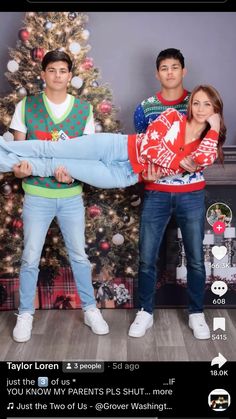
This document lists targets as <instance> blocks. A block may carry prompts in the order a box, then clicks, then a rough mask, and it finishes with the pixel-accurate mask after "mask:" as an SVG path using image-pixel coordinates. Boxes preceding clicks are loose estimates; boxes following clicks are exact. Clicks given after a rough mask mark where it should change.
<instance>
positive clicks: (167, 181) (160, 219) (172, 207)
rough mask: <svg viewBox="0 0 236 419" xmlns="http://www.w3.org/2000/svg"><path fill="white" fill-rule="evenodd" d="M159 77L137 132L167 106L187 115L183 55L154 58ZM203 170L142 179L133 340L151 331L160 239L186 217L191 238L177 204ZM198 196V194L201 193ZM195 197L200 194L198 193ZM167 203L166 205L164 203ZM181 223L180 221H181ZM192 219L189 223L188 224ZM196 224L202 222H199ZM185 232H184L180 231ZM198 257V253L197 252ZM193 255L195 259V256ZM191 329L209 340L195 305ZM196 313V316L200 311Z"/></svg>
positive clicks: (173, 52)
mask: <svg viewBox="0 0 236 419" xmlns="http://www.w3.org/2000/svg"><path fill="white" fill-rule="evenodd" d="M156 68H157V73H156V77H157V79H158V80H159V82H160V85H161V89H160V91H159V92H157V93H156V94H155V95H154V96H151V97H149V98H148V99H145V100H143V101H142V102H141V104H139V105H138V106H137V108H136V110H135V113H134V124H135V129H136V132H137V133H142V132H146V130H147V127H148V125H149V124H150V123H152V121H154V120H155V119H156V118H157V117H158V116H159V115H160V114H161V113H162V112H163V111H165V110H166V109H167V108H174V109H176V110H178V111H179V112H180V113H183V114H186V112H187V106H188V101H189V97H190V93H189V92H188V91H187V90H186V89H184V87H183V78H184V76H185V75H186V68H185V63H184V57H183V55H182V53H181V52H180V51H179V50H178V49H175V48H168V49H165V50H163V51H161V52H160V53H159V55H158V56H157V59H156ZM201 173H202V172H198V174H197V176H196V177H195V178H194V177H193V176H191V173H187V172H185V174H182V175H177V176H176V175H175V176H167V177H160V171H157V172H156V171H155V167H154V166H150V168H149V170H148V173H147V174H145V175H143V178H144V180H146V181H147V182H146V183H145V193H144V199H143V204H142V212H141V217H140V234H139V256H140V257H139V273H138V298H139V307H138V308H139V311H138V313H137V315H136V318H135V320H134V322H133V323H132V324H131V326H130V329H129V336H131V337H141V336H144V335H145V333H146V331H147V329H149V328H150V327H152V325H153V308H154V296H155V291H156V282H157V279H158V275H157V267H156V264H157V258H158V254H159V249H160V245H161V241H162V238H163V235H164V232H165V229H166V226H167V224H168V220H169V219H170V217H171V215H172V214H173V213H175V215H176V217H177V218H180V217H182V219H183V220H184V222H182V226H183V224H184V225H185V238H186V237H188V240H187V241H186V243H185V244H186V245H188V246H189V245H190V243H191V240H192V236H191V235H192V230H191V227H192V225H193V223H194V220H189V219H187V217H186V215H185V214H184V205H183V208H181V205H177V201H178V199H179V197H180V196H181V197H184V196H185V194H186V196H187V194H188V192H191V191H196V189H197V182H199V180H200V177H201V176H202V174H201ZM197 192H199V191H197ZM195 193H196V192H195ZM165 199H166V201H168V200H169V201H168V203H167V204H166V206H165V205H164V201H165ZM183 220H182V221H183ZM189 221H190V222H189ZM196 225H197V226H198V223H197V222H196ZM181 231H182V230H181ZM193 254H194V251H193ZM193 254H192V257H193ZM188 265H189V269H188V293H189V295H191V293H192V292H193V283H192V282H193V281H191V278H189V274H190V273H191V272H192V274H193V275H195V276H196V277H197V275H198V272H196V271H197V269H198V268H197V267H196V266H192V259H191V258H190V257H189V260H188ZM190 308H191V310H189V326H190V327H191V329H193V333H194V336H195V337H196V338H198V339H209V337H210V331H209V328H208V326H207V324H206V322H205V318H204V314H203V313H202V312H201V310H196V307H194V308H193V307H190ZM196 311H197V312H196Z"/></svg>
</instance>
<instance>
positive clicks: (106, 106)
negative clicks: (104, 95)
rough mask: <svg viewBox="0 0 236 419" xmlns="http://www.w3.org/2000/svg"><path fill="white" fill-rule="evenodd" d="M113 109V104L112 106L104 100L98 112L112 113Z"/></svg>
mask: <svg viewBox="0 0 236 419" xmlns="http://www.w3.org/2000/svg"><path fill="white" fill-rule="evenodd" d="M111 109H112V104H111V102H109V101H107V100H103V101H102V102H101V103H100V104H99V105H98V110H99V112H102V113H110V112H111Z"/></svg>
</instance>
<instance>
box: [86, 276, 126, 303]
mask: <svg viewBox="0 0 236 419" xmlns="http://www.w3.org/2000/svg"><path fill="white" fill-rule="evenodd" d="M93 286H94V289H95V298H96V301H97V306H98V307H99V308H133V279H132V278H115V279H110V280H108V281H107V280H106V281H101V280H97V281H93Z"/></svg>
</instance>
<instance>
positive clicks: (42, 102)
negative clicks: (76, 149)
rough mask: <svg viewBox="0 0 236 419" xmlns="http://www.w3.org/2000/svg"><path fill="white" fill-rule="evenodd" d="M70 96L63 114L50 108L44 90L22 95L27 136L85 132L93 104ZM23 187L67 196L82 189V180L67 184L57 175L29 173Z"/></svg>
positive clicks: (46, 137)
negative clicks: (43, 176)
mask: <svg viewBox="0 0 236 419" xmlns="http://www.w3.org/2000/svg"><path fill="white" fill-rule="evenodd" d="M67 97H68V100H69V101H68V105H67V107H66V109H65V113H64V114H63V115H62V116H61V117H60V118H57V117H56V116H55V115H54V114H53V113H52V112H51V109H50V106H49V103H50V102H48V100H47V97H46V95H45V94H44V93H42V94H40V95H37V96H28V97H27V98H25V99H23V101H22V112H23V115H22V122H23V123H24V125H25V126H26V127H27V135H26V140H41V141H57V140H58V139H59V137H60V136H63V139H65V140H69V139H70V138H74V137H78V136H81V135H83V132H84V129H85V126H86V123H87V121H88V118H89V117H90V115H91V113H92V106H91V105H90V104H89V103H88V102H85V101H83V100H81V99H78V98H75V97H74V96H72V95H67ZM14 128H15V129H17V128H16V127H15V126H14ZM22 187H23V189H24V191H25V192H27V193H29V194H31V195H37V196H44V197H46V198H67V197H71V196H74V195H77V194H80V193H81V192H82V187H81V185H80V184H79V182H77V181H75V182H73V183H72V184H70V185H68V184H66V183H60V182H58V181H57V180H56V179H55V178H54V177H50V178H41V177H36V176H29V177H27V178H25V179H24V180H23V182H22Z"/></svg>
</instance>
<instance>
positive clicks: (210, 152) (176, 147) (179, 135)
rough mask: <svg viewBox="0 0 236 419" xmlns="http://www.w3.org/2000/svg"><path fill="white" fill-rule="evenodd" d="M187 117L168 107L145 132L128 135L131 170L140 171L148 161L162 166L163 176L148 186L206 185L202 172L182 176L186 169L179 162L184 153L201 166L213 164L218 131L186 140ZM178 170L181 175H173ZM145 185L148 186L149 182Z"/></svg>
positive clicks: (184, 188)
mask: <svg viewBox="0 0 236 419" xmlns="http://www.w3.org/2000/svg"><path fill="white" fill-rule="evenodd" d="M186 120H187V119H186V116H185V115H182V114H180V113H179V112H178V111H176V110H175V109H173V108H169V109H167V110H166V111H164V112H163V113H162V114H161V115H160V116H159V118H157V119H156V120H155V121H154V122H152V123H151V124H150V125H149V127H148V129H147V131H146V133H145V134H137V135H129V136H128V154H129V160H130V163H131V165H132V168H133V170H134V172H135V173H141V172H143V171H144V170H146V169H147V167H148V163H149V162H152V163H155V164H156V165H158V166H160V167H161V171H162V175H164V176H165V177H164V178H162V179H161V180H159V181H158V182H156V183H155V184H154V187H153V183H152V187H151V189H157V190H166V191H169V190H171V191H173V192H178V191H191V190H197V189H202V188H203V187H204V186H205V181H204V178H203V175H202V173H201V172H200V173H199V174H198V176H195V177H194V176H193V174H187V175H186V176H187V177H186V178H185V176H184V175H183V173H184V172H186V171H185V169H182V168H181V167H180V166H179V163H180V161H181V160H182V159H183V158H184V157H186V156H191V158H192V159H193V161H194V162H195V163H196V164H197V165H198V166H201V167H202V168H204V167H206V166H209V165H211V164H213V163H214V161H215V159H216V158H217V142H218V136H219V135H218V133H217V132H216V131H214V130H209V131H208V132H207V134H206V135H205V137H204V138H203V139H202V140H201V139H196V140H195V141H193V142H192V143H189V144H185V143H184V139H185V127H186ZM179 174H181V176H177V179H176V175H179ZM191 175H192V181H191V178H190V177H191ZM196 178H197V179H196ZM175 180H177V182H174V181H175ZM196 180H197V182H196ZM163 185H164V189H163ZM176 188H177V190H176ZM146 189H149V188H148V183H147V184H146Z"/></svg>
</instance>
